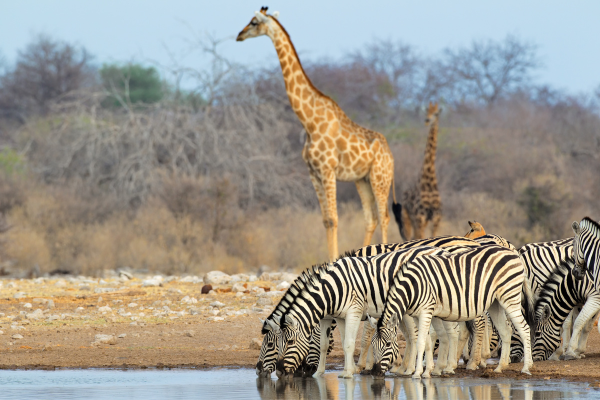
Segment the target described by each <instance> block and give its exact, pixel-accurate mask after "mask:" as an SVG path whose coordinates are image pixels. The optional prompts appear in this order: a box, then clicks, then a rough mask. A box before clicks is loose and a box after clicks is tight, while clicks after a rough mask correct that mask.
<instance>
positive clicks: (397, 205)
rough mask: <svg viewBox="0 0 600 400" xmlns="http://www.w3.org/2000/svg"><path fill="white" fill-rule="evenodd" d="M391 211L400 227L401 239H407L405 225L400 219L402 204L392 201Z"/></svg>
mask: <svg viewBox="0 0 600 400" xmlns="http://www.w3.org/2000/svg"><path fill="white" fill-rule="evenodd" d="M392 211H393V212H394V219H395V220H396V223H397V224H398V228H399V229H400V236H402V239H403V240H404V241H407V240H408V239H407V237H408V235H407V234H406V232H405V231H406V227H405V226H404V223H403V221H402V204H400V203H396V202H394V203H393V204H392Z"/></svg>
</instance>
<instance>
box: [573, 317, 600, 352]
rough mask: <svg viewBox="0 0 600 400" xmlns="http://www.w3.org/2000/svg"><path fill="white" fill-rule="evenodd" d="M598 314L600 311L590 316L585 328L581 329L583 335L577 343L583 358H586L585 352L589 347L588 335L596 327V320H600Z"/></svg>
mask: <svg viewBox="0 0 600 400" xmlns="http://www.w3.org/2000/svg"><path fill="white" fill-rule="evenodd" d="M598 315H600V312H598V313H596V315H594V316H593V317H592V318H590V319H589V320H588V323H587V324H585V325H584V328H583V329H582V331H581V336H580V337H579V343H578V345H577V349H578V351H579V355H580V356H581V358H585V354H584V353H585V350H586V348H587V341H588V337H589V335H590V332H591V331H592V329H593V328H594V322H595V321H597V320H598Z"/></svg>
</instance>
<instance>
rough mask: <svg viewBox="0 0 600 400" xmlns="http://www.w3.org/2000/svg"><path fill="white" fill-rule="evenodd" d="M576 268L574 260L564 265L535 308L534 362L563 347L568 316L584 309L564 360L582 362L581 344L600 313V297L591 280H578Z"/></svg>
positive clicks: (558, 269)
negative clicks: (579, 359)
mask: <svg viewBox="0 0 600 400" xmlns="http://www.w3.org/2000/svg"><path fill="white" fill-rule="evenodd" d="M573 267H574V262H573V260H572V259H569V260H566V261H565V262H563V263H561V264H560V265H559V267H558V268H557V269H556V270H555V271H554V273H553V274H552V275H551V276H550V278H549V279H548V280H547V281H546V283H545V284H544V286H543V287H542V289H541V291H540V295H539V297H538V300H537V302H536V306H535V319H536V326H535V342H534V345H533V350H532V355H533V359H534V360H547V359H548V358H550V356H551V355H552V353H553V352H554V351H555V350H556V349H557V348H558V346H559V345H560V340H561V327H562V326H563V324H564V322H565V320H566V319H567V317H568V315H569V314H570V313H571V312H572V310H573V309H574V308H575V307H576V306H578V305H583V308H582V309H581V312H580V313H579V316H578V317H577V319H576V321H575V324H574V327H573V334H572V336H571V341H570V342H569V347H568V349H567V352H566V353H565V355H564V357H563V358H564V359H568V360H570V359H575V358H579V354H577V351H578V348H580V347H582V346H583V344H580V336H581V332H582V329H583V328H584V327H585V326H586V325H588V322H589V321H590V320H593V318H594V316H595V315H596V314H597V313H598V311H600V293H599V292H598V291H597V290H596V289H595V287H594V283H593V280H592V279H591V276H590V275H589V274H587V273H586V274H585V275H584V277H583V279H581V280H577V279H576V278H575V276H574V274H573ZM586 339H587V338H586Z"/></svg>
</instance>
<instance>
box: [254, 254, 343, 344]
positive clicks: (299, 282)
mask: <svg viewBox="0 0 600 400" xmlns="http://www.w3.org/2000/svg"><path fill="white" fill-rule="evenodd" d="M345 257H352V251H347V252H345V253H344V254H343V255H342V256H340V257H339V258H338V259H337V260H336V261H334V263H335V262H337V261H339V260H341V259H342V258H345ZM329 264H330V263H329V262H328V261H326V262H324V263H321V264H316V265H313V266H312V267H310V268H307V269H305V270H304V271H302V273H301V274H300V275H298V277H297V278H296V279H294V281H293V282H292V284H291V285H290V287H289V288H288V290H287V291H286V292H285V294H284V295H283V297H282V298H281V300H279V303H277V305H276V306H275V309H273V311H272V312H271V314H269V316H268V317H267V319H266V320H265V322H264V323H263V328H262V334H263V335H265V334H266V333H267V332H268V330H267V328H266V326H267V322H266V321H267V320H271V319H273V318H274V317H276V316H284V314H286V313H287V311H288V310H289V309H290V307H291V306H292V304H294V301H295V300H296V298H297V297H298V296H299V295H300V293H302V291H303V290H305V289H306V288H307V286H310V287H314V285H315V284H316V283H317V282H318V281H319V280H320V278H319V276H320V274H321V273H322V272H323V271H324V270H326V268H327V266H328V265H329Z"/></svg>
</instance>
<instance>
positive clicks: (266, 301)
mask: <svg viewBox="0 0 600 400" xmlns="http://www.w3.org/2000/svg"><path fill="white" fill-rule="evenodd" d="M256 304H257V305H259V306H270V305H273V299H271V298H270V297H259V298H258V301H257V302H256Z"/></svg>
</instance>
